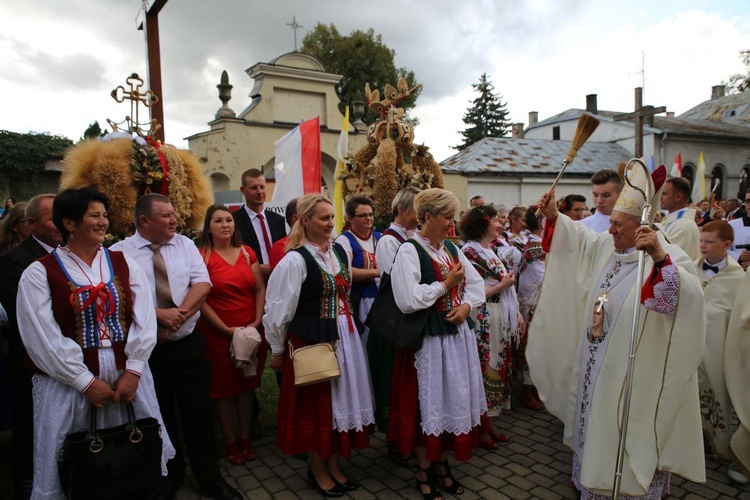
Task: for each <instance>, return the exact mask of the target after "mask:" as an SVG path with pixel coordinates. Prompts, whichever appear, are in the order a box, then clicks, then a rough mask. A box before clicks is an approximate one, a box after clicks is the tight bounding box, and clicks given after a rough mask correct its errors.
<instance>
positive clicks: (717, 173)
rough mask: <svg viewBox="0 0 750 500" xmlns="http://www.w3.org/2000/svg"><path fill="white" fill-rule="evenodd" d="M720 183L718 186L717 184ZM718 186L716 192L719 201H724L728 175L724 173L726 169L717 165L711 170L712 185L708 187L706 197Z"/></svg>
mask: <svg viewBox="0 0 750 500" xmlns="http://www.w3.org/2000/svg"><path fill="white" fill-rule="evenodd" d="M717 182H718V183H719V184H718V186H717V185H716V183H717ZM714 186H716V191H714V193H715V195H716V199H717V200H721V199H724V193H726V192H727V191H726V189H725V188H726V175H725V173H724V167H723V166H722V165H716V166H715V167H714V168H713V170H711V184H710V185H709V186H706V197H708V195H709V194H710V193H711V190H712V189H713V188H714Z"/></svg>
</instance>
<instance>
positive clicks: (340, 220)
mask: <svg viewBox="0 0 750 500" xmlns="http://www.w3.org/2000/svg"><path fill="white" fill-rule="evenodd" d="M348 149H349V106H347V107H346V111H345V112H344V123H343V124H342V125H341V135H340V136H339V143H338V146H336V153H337V155H338V157H339V161H338V162H337V163H336V173H335V174H334V175H333V178H334V184H333V214H334V216H335V219H334V220H335V221H336V234H340V233H341V229H342V228H343V227H344V184H343V182H342V181H340V180H339V175H340V174H341V172H343V170H344V157H345V156H346V153H347V151H348Z"/></svg>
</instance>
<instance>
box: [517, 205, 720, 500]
mask: <svg viewBox="0 0 750 500" xmlns="http://www.w3.org/2000/svg"><path fill="white" fill-rule="evenodd" d="M662 246H663V248H664V251H665V252H667V253H668V255H669V256H670V257H671V259H672V262H673V263H674V264H676V266H674V267H676V269H675V268H674V267H673V266H669V267H670V268H672V270H671V271H670V272H673V276H672V277H671V283H672V284H674V283H676V281H675V279H674V278H676V277H677V276H679V288H677V289H674V290H673V291H672V292H673V293H674V292H676V293H677V303H676V314H674V315H671V314H664V313H660V312H656V311H654V310H650V309H646V308H642V309H641V315H640V325H639V328H638V329H637V332H638V333H637V335H638V337H637V339H636V340H637V351H636V361H635V370H634V379H633V394H632V400H631V411H630V421H629V429H628V434H627V443H626V457H625V466H624V468H623V477H622V485H621V492H622V494H628V495H634V496H636V495H645V494H646V492H647V490H648V488H649V485H650V484H651V482H652V480H653V479H654V477H655V475H656V473H657V472H658V471H662V472H673V473H676V474H678V475H680V476H683V477H685V478H688V479H690V480H693V481H705V461H704V456H703V440H702V437H701V418H700V410H699V405H698V381H697V375H696V371H697V368H698V366H699V365H700V362H701V358H702V356H703V349H704V343H705V322H706V320H705V313H704V308H703V293H702V290H701V287H700V283H699V281H698V279H697V277H696V276H695V266H694V264H693V262H692V261H691V260H690V259H689V258H688V257H687V256H686V255H685V253H684V252H683V251H682V250H680V249H679V247H676V246H674V245H669V244H663V245H662ZM613 253H614V246H613V243H612V237H611V236H610V235H609V234H605V233H595V232H594V231H591V230H590V229H588V228H587V227H585V226H584V225H582V224H575V223H574V222H573V221H571V220H570V219H569V218H568V217H566V216H564V215H560V216H559V217H558V219H557V222H556V226H555V228H554V235H553V239H552V243H551V249H550V253H549V254H548V257H547V271H546V275H545V277H544V282H543V284H542V290H541V292H540V296H539V303H538V305H537V310H536V315H535V317H534V320H533V321H532V323H531V326H530V330H529V341H528V342H529V343H528V346H527V348H526V357H527V359H528V362H529V367H530V370H531V378H532V380H533V382H534V385H535V386H536V387H537V389H538V390H539V394H540V397H541V400H542V401H543V402H544V404H545V406H546V407H547V409H548V410H549V411H550V412H551V413H553V414H554V415H555V416H557V417H558V418H559V419H560V420H562V421H563V424H564V425H565V431H564V436H563V441H564V443H565V444H566V445H568V446H570V447H571V448H573V447H574V446H575V444H576V443H574V439H578V438H577V437H576V436H574V434H575V431H576V430H577V422H576V418H577V417H580V416H581V412H579V411H578V406H577V401H578V396H579V383H580V382H581V380H583V379H585V378H586V377H587V374H586V373H585V372H582V367H581V365H582V361H584V358H583V357H582V355H583V347H584V345H585V344H586V342H587V333H588V332H587V330H588V329H589V327H590V326H591V325H592V322H591V321H592V312H593V309H594V304H595V302H596V301H597V297H598V296H599V295H600V294H601V286H602V283H604V284H606V283H607V280H606V274H607V271H609V270H610V269H612V266H613V261H614V259H613ZM626 257H629V259H628V258H626V259H624V260H625V261H628V260H630V259H632V257H631V256H629V255H628V256H626ZM636 258H637V256H636ZM652 268H653V262H652V261H651V259H650V258H647V259H646V262H645V273H644V280H646V279H648V277H649V275H650V273H651V270H652ZM636 274H637V272H632V273H630V276H629V277H628V278H627V279H631V280H632V283H633V285H631V286H630V287H629V288H628V289H625V290H624V291H623V292H622V293H620V298H619V300H614V301H613V302H617V304H611V305H610V308H609V310H610V312H611V313H612V314H613V316H612V318H611V319H610V322H609V325H610V326H609V331H608V332H607V344H608V345H607V346H606V347H605V349H606V352H604V353H600V356H601V358H600V366H599V368H598V374H597V375H598V376H596V379H595V380H593V379H592V380H591V381H590V385H589V387H588V391H589V399H588V401H589V406H588V408H586V412H587V414H586V415H587V416H586V421H585V422H584V424H583V425H584V435H583V436H582V439H578V441H582V442H583V443H584V444H583V447H582V453H580V454H579V455H578V456H577V458H578V461H579V464H580V466H581V470H580V477H579V479H580V484H581V486H582V487H584V488H586V489H588V490H590V491H591V492H594V493H597V494H605V495H608V494H611V491H612V485H613V477H614V472H615V468H616V467H615V465H616V458H617V457H616V451H617V444H618V438H619V429H620V425H621V423H620V418H621V411H620V410H621V404H622V391H623V388H624V384H625V374H626V370H627V365H628V351H629V345H630V334H631V328H632V320H633V312H634V309H633V304H634V298H635V288H636V287H635V275H636ZM663 274H664V273H663ZM603 278H604V282H602V279H603ZM662 283H663V284H664V286H667V287H668V286H669V285H670V283H669V282H668V281H667V280H665V281H663V282H662ZM662 283H660V284H658V285H657V286H656V287H654V291H655V293H656V291H657V290H656V289H657V288H659V286H660V285H662ZM613 286H615V285H614V284H613ZM662 291H664V290H663V287H662ZM667 291H669V290H667ZM614 299H617V293H616V294H615V297H614ZM647 305H648V303H647ZM577 453H578V452H577Z"/></svg>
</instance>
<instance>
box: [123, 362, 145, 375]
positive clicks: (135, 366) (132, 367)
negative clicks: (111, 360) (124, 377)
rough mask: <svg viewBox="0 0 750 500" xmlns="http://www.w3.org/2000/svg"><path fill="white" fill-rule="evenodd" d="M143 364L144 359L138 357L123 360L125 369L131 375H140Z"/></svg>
mask: <svg viewBox="0 0 750 500" xmlns="http://www.w3.org/2000/svg"><path fill="white" fill-rule="evenodd" d="M145 366H146V362H145V361H141V360H140V359H128V360H127V361H126V362H125V371H127V372H130V373H132V374H133V375H138V376H139V377H140V376H141V373H143V369H144V367H145Z"/></svg>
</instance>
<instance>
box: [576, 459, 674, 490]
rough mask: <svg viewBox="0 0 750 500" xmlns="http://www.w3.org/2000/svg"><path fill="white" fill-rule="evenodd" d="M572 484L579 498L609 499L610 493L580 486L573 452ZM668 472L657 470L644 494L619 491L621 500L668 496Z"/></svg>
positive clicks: (578, 463) (669, 477)
mask: <svg viewBox="0 0 750 500" xmlns="http://www.w3.org/2000/svg"><path fill="white" fill-rule="evenodd" d="M572 476H573V478H572V481H573V485H575V487H576V488H577V489H578V490H579V491H580V492H581V500H610V499H611V498H612V495H601V494H598V493H594V492H593V491H591V490H590V489H588V488H584V487H581V463H580V461H579V460H578V455H577V454H576V453H573V470H572ZM671 478H672V476H671V475H670V474H669V472H664V471H660V470H657V471H656V473H655V474H654V478H653V480H652V481H651V484H650V485H649V487H648V491H647V492H646V494H645V495H626V494H623V493H620V499H621V500H661V499H662V498H666V497H667V496H669V492H670V480H671Z"/></svg>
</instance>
